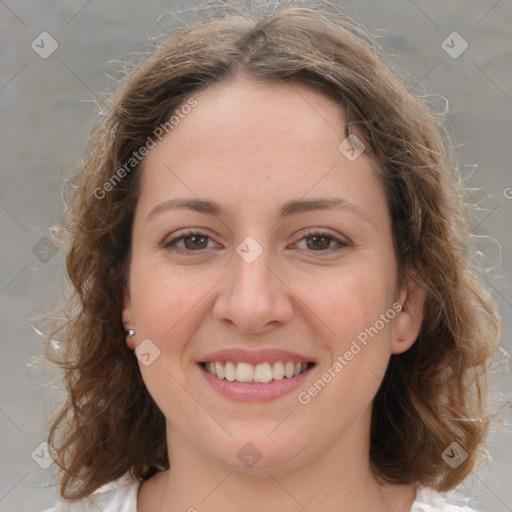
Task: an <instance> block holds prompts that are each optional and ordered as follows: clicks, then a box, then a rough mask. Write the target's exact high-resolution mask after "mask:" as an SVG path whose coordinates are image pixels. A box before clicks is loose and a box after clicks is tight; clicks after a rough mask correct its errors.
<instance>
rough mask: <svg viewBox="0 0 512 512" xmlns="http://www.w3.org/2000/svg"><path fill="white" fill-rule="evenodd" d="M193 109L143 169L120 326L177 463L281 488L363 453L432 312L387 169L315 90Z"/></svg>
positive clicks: (223, 98)
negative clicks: (405, 256)
mask: <svg viewBox="0 0 512 512" xmlns="http://www.w3.org/2000/svg"><path fill="white" fill-rule="evenodd" d="M194 98H195V100H196V101H197V105H196V106H195V107H194V108H192V109H190V112H189V113H188V114H187V115H186V116H183V118H182V119H181V120H180V122H179V124H177V125H175V126H174V128H173V130H172V131H171V132H170V133H169V134H168V135H167V136H166V137H165V138H163V139H162V140H161V141H160V142H158V143H157V145H156V147H155V148H154V149H152V150H151V152H150V153H149V155H148V156H147V157H146V159H145V161H144V166H143V170H142V182H141V193H140V198H139V201H138V205H137V208H136V213H135V219H134V224H133V240H132V244H133V245H132V259H131V265H130V273H129V290H128V292H127V295H126V297H125V305H124V310H123V321H124V323H125V325H126V326H129V327H133V328H134V329H135V330H136V333H137V334H136V336H135V337H134V338H129V339H128V343H129V346H130V347H131V348H132V349H133V348H135V347H138V349H137V353H138V354H139V356H140V361H139V365H140V370H141V373H142V376H143V379H144V381H145V383H146V386H147V388H148V390H149V392H150V394H151V395H152V397H153V398H154V400H155V401H156V403H157V404H158V406H159V408H160V409H161V410H162V412H163V414H164V415H165V417H166V419H167V426H168V439H169V445H170V451H171V453H172V452H173V449H175V450H177V451H178V452H179V451H180V450H183V449H184V448H183V447H184V446H186V447H187V449H188V450H189V455H190V454H191V453H193V454H195V455H196V456H198V457H202V458H203V459H205V460H208V461H210V462H216V463H219V464H226V465H228V466H230V467H233V466H236V467H237V468H239V469H242V470H244V467H245V466H247V467H249V465H250V464H248V462H247V461H249V459H250V458H251V457H252V458H253V460H256V459H257V458H259V457H261V458H259V460H258V462H257V464H256V465H255V466H254V468H253V470H262V471H266V470H268V469H269V468H274V469H275V468H278V467H279V468H289V467H300V466H301V465H305V464H311V463H312V461H314V460H315V459H317V458H318V457H319V456H320V455H321V454H324V455H325V454H328V453H335V452H336V450H337V449H342V447H343V446H345V448H346V447H347V446H350V447H354V446H358V447H359V448H360V449H361V450H365V449H366V448H365V447H367V444H368V431H369V421H370V411H371V403H372V400H373V397H374V395H375V393H376V392H377V390H378V388H379V385H380V383H381V380H382V377H383V376H384V373H385V370H386V367H387V364H388V361H389V357H390V355H391V354H392V353H398V352H401V351H404V350H406V349H408V348H409V347H410V345H411V344H412V343H413V342H414V340H415V338H416V336H417V333H418V329H419V323H420V317H419V314H418V311H419V310H420V309H421V308H420V306H419V303H420V298H418V297H419V295H418V294H417V293H416V292H415V291H414V289H413V287H412V286H405V287H404V288H403V289H398V288H397V265H396V257H395V254H394V249H393V242H392V228H391V220H390V215H389V209H388V205H387V203H386V199H385V195H384V191H383V189H382V187H381V185H380V183H379V181H378V179H377V177H376V170H375V168H374V166H373V164H372V161H371V160H370V158H369V157H368V156H367V155H366V154H365V153H364V152H363V153H362V154H361V155H360V156H359V157H358V158H356V159H353V152H351V151H350V150H349V152H346V151H345V150H343V149H342V150H340V149H339V145H340V143H341V142H342V141H343V139H344V136H343V133H344V123H343V118H342V115H341V112H340V111H339V110H338V108H337V106H336V104H335V103H334V102H333V101H332V100H331V99H329V98H327V97H325V96H324V95H322V94H321V93H319V92H317V91H315V90H313V89H311V88H309V87H308V86H306V85H300V84H290V83H288V84H274V85H263V84H257V83H254V82H251V81H248V80H246V79H237V80H235V81H233V82H230V83H219V84H216V85H213V86H211V87H209V88H207V89H205V90H203V91H202V92H200V93H197V94H195V95H194ZM356 149H357V148H356ZM398 304H400V305H404V311H401V312H398V309H399V307H398ZM247 443H251V444H247ZM248 457H249V458H248ZM244 464H245V466H244Z"/></svg>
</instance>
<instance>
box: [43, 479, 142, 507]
mask: <svg viewBox="0 0 512 512" xmlns="http://www.w3.org/2000/svg"><path fill="white" fill-rule="evenodd" d="M139 487H140V482H138V481H135V480H127V479H122V480H118V481H116V482H113V483H111V484H107V485H105V486H103V487H101V488H100V489H98V490H97V491H96V492H95V493H93V494H91V496H88V497H87V498H84V499H82V500H79V501H74V502H68V501H62V502H60V503H58V504H57V505H56V506H55V507H53V508H50V509H46V510H43V512H98V510H101V511H102V512H137V494H138V492H139Z"/></svg>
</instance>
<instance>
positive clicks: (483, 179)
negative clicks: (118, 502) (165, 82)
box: [0, 0, 512, 512]
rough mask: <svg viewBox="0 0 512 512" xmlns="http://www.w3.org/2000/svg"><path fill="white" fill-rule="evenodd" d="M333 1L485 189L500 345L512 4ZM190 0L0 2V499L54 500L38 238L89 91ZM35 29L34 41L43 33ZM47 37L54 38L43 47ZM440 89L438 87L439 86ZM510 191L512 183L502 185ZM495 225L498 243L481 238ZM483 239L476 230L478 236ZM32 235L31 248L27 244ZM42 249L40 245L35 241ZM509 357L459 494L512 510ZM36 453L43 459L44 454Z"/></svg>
mask: <svg viewBox="0 0 512 512" xmlns="http://www.w3.org/2000/svg"><path fill="white" fill-rule="evenodd" d="M339 4H340V5H341V6H342V7H343V8H344V9H345V10H346V11H347V12H348V13H349V14H351V15H353V16H354V17H355V18H356V19H357V20H359V21H361V22H363V23H364V24H365V25H366V27H367V28H368V29H369V30H370V32H371V33H372V34H373V35H374V36H376V37H377V38H378V40H379V42H380V44H381V45H382V46H384V48H385V49H386V50H387V51H388V52H389V53H390V54H391V55H392V57H393V59H394V60H395V62H396V63H397V64H398V66H399V67H400V68H401V69H402V71H403V73H405V74H406V76H407V77H408V78H409V81H410V83H411V85H412V86H414V87H415V88H416V91H417V92H421V91H428V92H429V93H432V94H436V95H440V96H439V97H433V98H432V101H433V105H434V106H435V108H437V109H438V110H439V111H442V110H443V108H444V101H443V99H442V97H444V98H446V99H447V100H448V102H449V116H448V122H449V126H450V129H451V130H452V131H453V132H454V134H455V138H456V141H457V143H458V144H459V147H458V150H457V151H458V156H459V160H460V163H461V165H462V166H463V172H464V174H465V175H466V176H470V181H469V183H470V184H471V185H472V186H474V187H477V188H478V189H479V190H478V191H476V192H475V195H474V201H475V202H478V204H479V208H478V209H476V208H475V210H474V211H473V225H472V232H473V234H474V235H478V237H479V238H478V239H477V242H476V247H477V248H479V249H480V250H481V251H482V253H483V256H482V261H483V263H484V264H485V265H486V266H487V267H492V270H491V271H489V272H488V273H485V274H484V278H485V279H486V280H487V281H488V283H489V284H490V285H491V286H492V287H493V288H494V295H495V297H496V300H497V302H498V304H499V306H500V309H501V313H502V315H503V318H504V338H503V348H504V349H505V350H506V351H507V352H510V349H511V341H510V338H511V336H510V333H511V330H512V322H511V316H512V315H511V313H512V280H511V273H512V250H511V244H512V242H511V237H510V232H511V219H512V199H507V197H506V196H507V195H508V197H509V198H510V197H512V189H508V188H507V187H512V173H511V163H510V162H512V144H511V142H512V141H511V133H512V24H511V20H512V2H511V0H501V1H497V0H480V1H478V2H477V1H472V2H469V1H462V0H452V1H450V2H441V1H436V2H428V1H427V0H416V1H415V2H414V3H413V2H412V1H409V0H388V1H385V0H371V1H370V0H365V1H361V0H360V1H355V0H353V1H346V2H339ZM193 5H194V4H193V2H165V1H163V0H156V1H152V2H149V3H148V2H137V1H135V0H126V1H123V2H121V1H119V0H112V1H110V2H108V3H107V2H99V1H98V0H89V1H87V0H54V1H52V2H35V1H29V0H21V1H17V2H16V1H15V0H0V44H1V61H0V113H1V121H2V123H1V135H0V159H1V173H2V180H1V185H0V226H1V234H2V243H1V246H0V251H1V266H0V303H1V318H0V331H1V336H2V338H1V345H0V351H1V352H0V356H1V357H0V375H1V379H2V388H1V392H0V432H1V436H0V442H1V447H0V464H1V468H0V476H1V478H0V510H1V511H9V512H13V511H25V512H32V511H36V510H41V509H42V508H45V507H46V506H50V505H51V504H52V503H53V502H54V501H55V496H56V494H57V491H56V489H55V488H52V487H49V488H48V487H45V485H46V484H48V483H49V482H50V480H51V478H50V477H51V474H50V472H49V470H46V469H43V468H41V467H40V466H39V465H38V464H36V462H35V461H34V460H33V459H32V458H31V453H32V452H33V451H34V450H36V452H35V454H36V455H35V456H34V458H35V459H37V454H38V453H39V454H41V450H40V449H39V450H37V449H36V448H37V447H38V445H39V444H40V443H41V442H42V441H43V440H44V435H45V434H44V432H45V427H44V421H45V420H47V419H48V415H49V414H50V413H51V412H52V411H53V410H54V408H55V402H56V400H57V399H58V398H59V396H60V391H59V390H58V374H57V373H56V371H55V370H54V369H52V368H51V367H50V365H48V364H47V363H45V362H44V360H43V359H42V357H41V354H42V351H41V339H40V337H39V336H38V335H37V334H36V333H35V332H34V330H33V329H32V328H31V327H30V324H31V323H32V324H34V325H35V326H36V327H38V328H44V324H42V323H41V322H40V321H33V320H31V319H33V318H34V317H35V316H37V315H38V314H41V313H46V312H49V311H51V310H52V308H54V307H55V306H56V305H57V304H58V292H59V284H58V282H59V276H60V275H62V270H63V262H64V259H63V256H62V255H60V254H56V255H53V254H52V252H51V251H46V253H45V252H44V251H42V250H41V249H40V245H37V244H38V243H39V244H40V240H41V238H42V237H44V236H47V235H48V233H49V227H50V226H51V224H52V222H53V221H55V220H56V219H58V216H59V211H60V209H61V200H60V188H61V185H62V178H63V177H65V176H68V175H69V174H70V173H71V172H72V170H74V169H75V168H76V167H77V166H78V164H79V161H80V158H81V156H82V154H83V152H84V148H85V142H86V138H87V134H88V131H89V129H90V128H91V125H92V122H93V119H94V118H95V115H96V108H95V104H94V98H95V97H96V91H101V90H103V89H104V88H105V87H106V86H108V85H110V84H111V83H112V81H111V79H110V78H109V77H108V75H111V76H114V77H115V76H116V75H117V73H118V71H119V69H120V64H119V62H118V61H119V60H120V61H127V60H128V61H129V60H130V59H131V58H132V57H131V54H132V53H133V52H136V51H144V50H145V49H146V48H147V47H146V42H147V40H148V38H151V37H155V36H158V35H160V34H162V32H164V31H165V29H166V28H167V27H169V26H170V25H171V24H173V23H174V24H176V23H179V22H178V21H177V18H176V17H174V16H172V15H170V14H167V15H164V16H161V15H163V14H164V13H166V12H176V11H179V10H182V9H186V8H189V7H191V6H193ZM453 31H456V32H458V33H459V34H460V35H461V36H462V37H463V38H464V39H465V40H466V41H467V42H468V44H469V47H468V49H467V50H466V51H465V52H464V53H463V54H462V55H461V56H460V57H458V58H456V59H454V58H452V57H450V56H449V55H448V54H447V53H446V52H445V51H444V50H443V48H442V46H441V43H442V41H443V40H445V38H446V37H447V36H448V35H449V34H451V33H452V32H453ZM42 32H49V33H50V34H51V36H52V37H53V38H54V39H55V40H56V41H57V42H58V45H59V46H58V49H57V50H56V51H55V52H54V53H53V54H52V55H50V56H49V57H48V58H46V59H43V58H41V57H40V56H39V55H38V54H37V53H36V52H35V51H34V50H33V49H32V48H31V43H32V41H33V40H35V39H36V38H37V37H38V36H39V34H41V33H42ZM36 41H40V38H38V39H37V40H36ZM46 48H48V46H46ZM441 96H442V97H441ZM507 190H508V191H509V194H507ZM488 236H489V237H492V239H494V240H495V241H494V242H493V241H492V240H490V239H488V238H485V237H488ZM480 237H481V238H480ZM34 247H35V248H34ZM38 247H39V248H38ZM508 368H509V366H507V364H506V363H503V362H502V363H500V364H498V365H497V366H496V370H495V374H494V375H493V377H492V385H493V393H492V396H493V411H494V412H495V413H496V417H495V422H494V424H493V427H492V430H491V435H490V438H489V451H490V455H491V457H492V463H490V464H488V465H487V466H486V467H484V468H483V469H481V470H480V471H479V472H478V473H477V474H476V475H474V476H473V477H471V479H470V480H469V481H468V482H467V484H466V486H465V489H464V490H465V492H466V493H467V494H470V495H472V496H473V497H475V499H476V500H475V501H474V502H473V503H474V505H475V506H476V507H477V508H479V509H480V510H482V511H489V512H491V511H492V512H502V511H503V512H504V511H512V486H511V485H510V484H511V483H512V482H511V475H512V463H511V461H512V443H511V431H510V423H511V419H512V412H511V411H512V406H511V404H512V402H511V401H510V400H511V396H512V385H511V381H510V377H509V376H508V373H507V372H508ZM43 458H44V457H40V458H39V460H40V461H41V460H43Z"/></svg>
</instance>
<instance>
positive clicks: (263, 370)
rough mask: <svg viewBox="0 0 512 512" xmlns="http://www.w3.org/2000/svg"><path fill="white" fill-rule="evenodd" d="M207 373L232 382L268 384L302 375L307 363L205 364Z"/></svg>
mask: <svg viewBox="0 0 512 512" xmlns="http://www.w3.org/2000/svg"><path fill="white" fill-rule="evenodd" d="M205 368H206V371H208V373H211V374H212V375H215V376H216V377H217V378H219V379H226V380H228V381H230V382H233V381H235V380H236V381H237V382H258V383H262V384H266V383H268V382H270V381H271V380H282V379H283V378H285V377H286V378H287V379H290V378H291V377H295V376H296V375H300V374H301V373H303V372H304V371H305V370H306V369H307V368H308V364H307V363H293V362H291V361H288V362H284V361H276V362H275V363H274V364H273V365H272V364H271V363H260V364H257V365H253V364H250V363H238V364H235V363H232V362H231V361H228V362H226V363H223V362H220V361H216V362H209V363H206V364H205Z"/></svg>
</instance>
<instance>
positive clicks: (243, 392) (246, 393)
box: [198, 365, 313, 402]
mask: <svg viewBox="0 0 512 512" xmlns="http://www.w3.org/2000/svg"><path fill="white" fill-rule="evenodd" d="M198 366H199V369H200V370H201V373H202V374H203V377H204V378H205V379H206V381H207V382H208V383H209V384H211V386H212V387H213V389H215V391H217V392H218V393H220V394H221V395H223V396H225V397H226V398H229V399H230V400H238V401H240V402H255V401H259V402H267V401H269V400H275V399H276V398H279V397H281V396H283V395H286V394H287V393H290V392H292V391H293V390H295V389H297V388H298V387H299V386H300V385H301V384H302V383H303V382H304V380H305V379H307V378H308V376H309V374H310V372H311V370H312V369H313V367H311V368H308V369H307V370H306V371H305V372H304V373H301V374H299V375H296V376H295V377H290V378H287V377H285V378H283V379H281V380H276V381H271V382H268V383H266V384H262V383H255V384H247V383H245V382H237V381H233V382H230V381H229V380H226V379H219V378H217V377H215V376H214V375H212V374H211V373H209V372H207V371H206V370H205V369H204V368H203V366H202V365H198Z"/></svg>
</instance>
